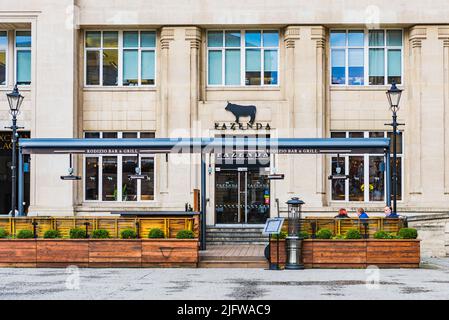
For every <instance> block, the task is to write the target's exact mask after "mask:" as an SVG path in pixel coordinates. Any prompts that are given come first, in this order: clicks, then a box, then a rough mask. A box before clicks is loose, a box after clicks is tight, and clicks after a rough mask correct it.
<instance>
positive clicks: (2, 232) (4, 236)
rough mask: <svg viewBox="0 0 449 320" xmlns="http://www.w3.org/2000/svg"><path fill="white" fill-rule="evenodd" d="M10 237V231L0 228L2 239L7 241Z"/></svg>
mask: <svg viewBox="0 0 449 320" xmlns="http://www.w3.org/2000/svg"><path fill="white" fill-rule="evenodd" d="M7 237H8V231H6V230H5V229H3V228H0V239H5V238H7Z"/></svg>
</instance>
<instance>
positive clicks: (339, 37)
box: [330, 30, 346, 47]
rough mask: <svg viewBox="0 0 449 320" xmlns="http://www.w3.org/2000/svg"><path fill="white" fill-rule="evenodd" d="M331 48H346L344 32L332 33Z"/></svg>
mask: <svg viewBox="0 0 449 320" xmlns="http://www.w3.org/2000/svg"><path fill="white" fill-rule="evenodd" d="M330 43H331V47H345V46H346V31H344V30H342V31H332V32H331V37H330Z"/></svg>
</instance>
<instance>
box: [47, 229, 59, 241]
mask: <svg viewBox="0 0 449 320" xmlns="http://www.w3.org/2000/svg"><path fill="white" fill-rule="evenodd" d="M57 238H62V235H61V232H59V230H47V231H45V233H44V239H57Z"/></svg>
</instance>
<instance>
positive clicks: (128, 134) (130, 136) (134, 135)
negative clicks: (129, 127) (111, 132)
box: [122, 132, 137, 139]
mask: <svg viewBox="0 0 449 320" xmlns="http://www.w3.org/2000/svg"><path fill="white" fill-rule="evenodd" d="M122 137H123V139H137V132H123V133H122Z"/></svg>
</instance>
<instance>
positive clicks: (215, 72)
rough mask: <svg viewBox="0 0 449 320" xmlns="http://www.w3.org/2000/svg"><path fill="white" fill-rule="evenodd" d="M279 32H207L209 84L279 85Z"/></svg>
mask: <svg viewBox="0 0 449 320" xmlns="http://www.w3.org/2000/svg"><path fill="white" fill-rule="evenodd" d="M278 60H279V32H278V31H275V30H246V31H240V30H225V31H223V30H220V31H209V32H208V33H207V70H208V77H207V79H208V82H207V83H208V85H212V86H213V85H215V86H241V85H247V86H253V85H256V86H263V85H278V84H279V80H278V77H279V76H278V73H279V67H278V65H279V61H278Z"/></svg>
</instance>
